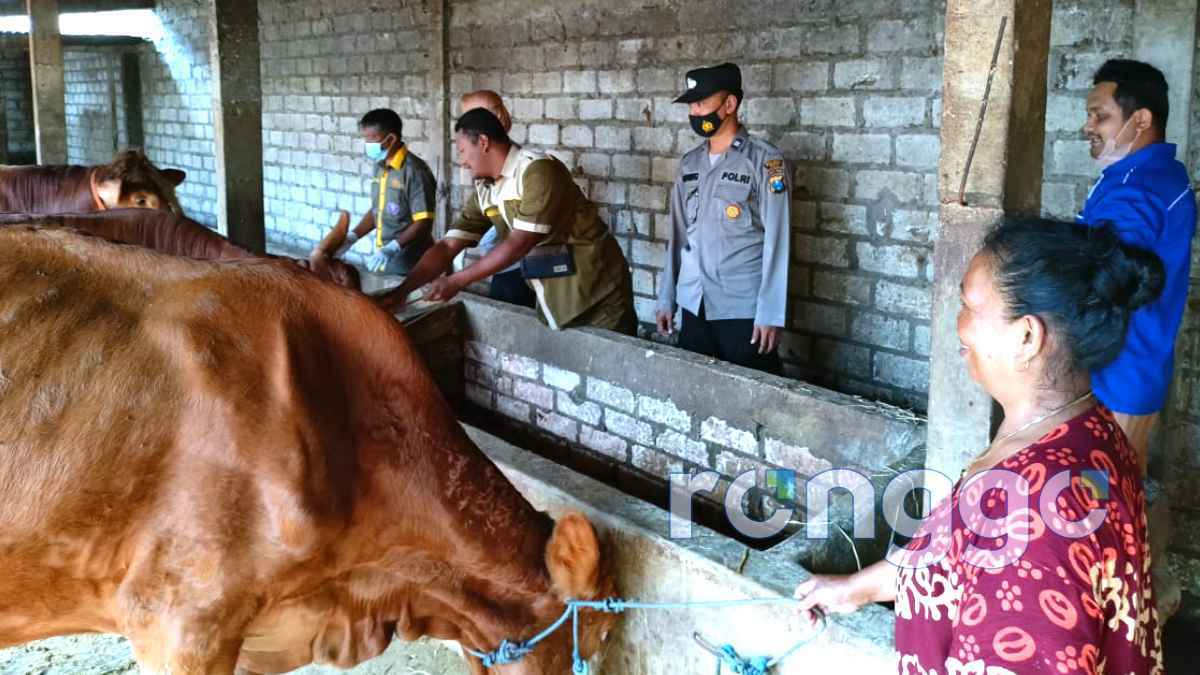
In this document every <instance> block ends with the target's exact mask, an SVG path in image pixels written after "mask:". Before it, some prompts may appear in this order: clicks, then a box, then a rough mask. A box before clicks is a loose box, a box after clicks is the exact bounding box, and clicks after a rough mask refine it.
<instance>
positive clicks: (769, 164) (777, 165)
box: [763, 159, 783, 174]
mask: <svg viewBox="0 0 1200 675" xmlns="http://www.w3.org/2000/svg"><path fill="white" fill-rule="evenodd" d="M763 166H765V167H766V168H767V173H772V174H774V173H783V160H782V159H768V160H767V161H766V162H763Z"/></svg>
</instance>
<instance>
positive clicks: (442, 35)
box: [429, 0, 453, 236]
mask: <svg viewBox="0 0 1200 675" xmlns="http://www.w3.org/2000/svg"><path fill="white" fill-rule="evenodd" d="M429 12H430V23H431V26H430V28H431V32H430V37H431V40H430V45H429V49H430V52H431V53H432V55H433V58H432V59H431V60H430V64H429V78H430V80H431V83H430V85H431V86H430V101H429V104H430V106H432V109H431V110H430V111H429V134H430V136H432V138H430V139H429V140H430V146H431V147H432V148H433V152H434V153H436V154H437V156H436V157H433V158H431V161H430V164H431V165H432V166H436V167H438V168H437V169H435V171H436V172H437V174H438V188H437V194H438V200H437V223H436V225H435V227H436V228H437V232H436V233H435V235H437V236H440V235H443V234H445V232H446V229H447V228H448V227H449V224H450V184H451V182H452V181H453V175H452V171H453V166H452V165H451V162H450V70H449V68H448V67H447V64H448V62H449V59H448V57H447V49H448V48H449V40H448V39H447V34H448V32H449V17H448V16H447V13H446V0H432V1H431V2H430V3H429Z"/></svg>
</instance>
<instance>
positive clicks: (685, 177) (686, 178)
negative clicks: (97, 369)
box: [683, 173, 700, 183]
mask: <svg viewBox="0 0 1200 675" xmlns="http://www.w3.org/2000/svg"><path fill="white" fill-rule="evenodd" d="M699 178H700V174H698V173H685V174H683V182H685V183H690V182H692V181H694V180H698V179H699Z"/></svg>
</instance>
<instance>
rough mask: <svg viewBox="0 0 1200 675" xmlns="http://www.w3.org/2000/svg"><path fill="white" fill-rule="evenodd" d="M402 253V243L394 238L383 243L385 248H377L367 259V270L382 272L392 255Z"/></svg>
mask: <svg viewBox="0 0 1200 675" xmlns="http://www.w3.org/2000/svg"><path fill="white" fill-rule="evenodd" d="M398 253H400V244H397V243H396V240H395V239H393V240H391V241H389V242H388V243H386V244H384V245H383V248H379V249H375V253H374V254H373V255H372V256H371V257H370V258H368V259H367V271H369V272H376V273H380V272H383V270H384V269H385V268H386V267H387V264H388V262H389V261H390V260H391V259H392V256H394V255H396V254H398Z"/></svg>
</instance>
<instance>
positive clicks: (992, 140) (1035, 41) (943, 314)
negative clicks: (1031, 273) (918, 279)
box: [926, 0, 1051, 478]
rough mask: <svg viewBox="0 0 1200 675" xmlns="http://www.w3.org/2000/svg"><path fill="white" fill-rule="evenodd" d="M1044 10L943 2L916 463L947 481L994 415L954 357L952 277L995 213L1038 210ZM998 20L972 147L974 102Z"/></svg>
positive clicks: (1046, 44)
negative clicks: (924, 400) (928, 319)
mask: <svg viewBox="0 0 1200 675" xmlns="http://www.w3.org/2000/svg"><path fill="white" fill-rule="evenodd" d="M1050 10H1051V2H1050V0H949V2H948V6H947V8H946V49H945V55H946V56H945V72H944V76H943V85H942V87H943V104H942V105H943V108H942V156H941V162H940V165H939V167H938V170H939V178H938V183H939V185H938V189H939V194H940V197H941V212H940V220H941V233H940V235H939V237H938V241H937V244H936V245H935V246H934V253H933V256H934V278H933V313H932V326H931V331H932V352H931V354H930V382H929V438H928V449H927V452H928V455H927V459H926V466H927V467H928V468H931V469H935V470H937V471H941V472H942V473H945V474H946V475H948V476H950V477H951V478H956V477H957V476H958V474H959V472H960V471H961V470H962V469H963V467H964V466H965V465H966V463H967V461H969V459H970V458H971V457H973V456H974V455H975V454H976V453H978V452H980V451H981V450H983V449H984V448H985V447H986V446H987V445H988V443H989V441H990V438H991V432H992V428H993V421H994V417H995V416H994V414H993V410H992V408H993V406H992V401H991V399H990V398H989V397H988V396H987V394H985V393H984V392H983V390H982V389H981V388H980V387H979V385H978V384H976V383H975V382H974V381H973V380H972V379H971V377H970V375H968V373H967V369H966V367H965V365H964V364H963V362H962V358H961V357H960V356H959V354H958V348H959V342H958V331H957V316H958V309H959V283H960V282H961V281H962V275H963V273H964V272H965V271H966V269H967V265H968V264H969V263H970V260H971V258H972V256H974V254H975V252H976V251H977V250H978V248H979V245H980V243H981V242H982V240H983V236H984V235H985V234H986V233H987V231H988V229H990V228H991V227H992V226H993V225H995V224H996V223H998V222H999V221H1000V220H1001V219H1002V218H1003V217H1004V215H1005V213H1025V214H1036V213H1038V211H1039V210H1040V208H1041V198H1042V145H1043V142H1044V140H1045V128H1046V64H1047V56H1048V53H1049V49H1050ZM1005 17H1007V24H1006V27H1005V33H1004V38H1003V41H1002V42H1001V44H1000V51H999V56H998V58H997V59H996V67H995V72H994V73H992V86H991V91H990V94H989V95H988V96H987V111H986V114H985V115H984V117H983V124H982V127H979V129H980V132H979V135H978V143H977V144H976V143H975V138H976V129H977V125H978V121H979V119H980V104H981V103H982V102H983V101H984V98H985V93H984V92H985V90H986V88H987V83H988V76H989V71H990V70H991V66H992V59H993V53H994V51H995V46H996V38H997V34H998V32H999V30H1000V26H1001V22H1002V21H1003V20H1004V19H1005ZM973 147H974V157H973V159H972V161H971V168H970V173H969V178H968V180H967V182H966V191H965V199H962V198H960V191H961V188H962V181H963V175H964V171H965V170H966V166H967V158H968V156H969V155H970V154H971V153H972V148H973ZM963 202H965V204H964V203H963Z"/></svg>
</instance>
